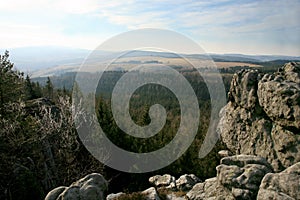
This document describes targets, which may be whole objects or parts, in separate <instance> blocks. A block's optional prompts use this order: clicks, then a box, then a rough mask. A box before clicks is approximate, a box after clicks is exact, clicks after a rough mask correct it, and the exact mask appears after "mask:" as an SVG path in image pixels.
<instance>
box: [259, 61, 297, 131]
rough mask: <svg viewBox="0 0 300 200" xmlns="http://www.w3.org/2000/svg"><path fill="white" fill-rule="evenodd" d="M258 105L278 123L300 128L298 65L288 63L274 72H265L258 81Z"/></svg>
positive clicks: (293, 128)
mask: <svg viewBox="0 0 300 200" xmlns="http://www.w3.org/2000/svg"><path fill="white" fill-rule="evenodd" d="M257 95H258V99H259V104H260V106H261V107H262V108H263V109H264V111H265V112H266V114H267V115H268V117H270V118H271V119H272V120H273V121H274V122H276V123H277V124H278V125H280V126H283V127H286V128H287V129H291V130H295V129H298V130H299V129H300V66H299V65H297V64H296V63H288V64H286V65H285V66H284V68H283V69H282V70H281V71H280V72H278V73H276V74H266V75H264V77H263V78H262V79H261V80H260V81H259V83H258V90H257Z"/></svg>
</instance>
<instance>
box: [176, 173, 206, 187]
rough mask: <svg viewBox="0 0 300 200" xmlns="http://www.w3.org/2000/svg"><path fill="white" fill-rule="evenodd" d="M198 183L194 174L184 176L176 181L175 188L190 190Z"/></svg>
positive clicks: (198, 180)
mask: <svg viewBox="0 0 300 200" xmlns="http://www.w3.org/2000/svg"><path fill="white" fill-rule="evenodd" d="M198 182H200V179H199V178H198V177H197V176H195V175H194V174H185V175H182V176H180V177H179V179H177V180H176V187H177V189H178V190H182V191H186V190H190V189H192V187H193V186H194V185H195V184H196V183H198Z"/></svg>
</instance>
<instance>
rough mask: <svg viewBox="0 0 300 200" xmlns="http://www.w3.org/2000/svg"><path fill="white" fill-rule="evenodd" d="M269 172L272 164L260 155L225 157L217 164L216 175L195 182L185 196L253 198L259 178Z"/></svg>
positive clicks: (228, 199)
mask: <svg viewBox="0 0 300 200" xmlns="http://www.w3.org/2000/svg"><path fill="white" fill-rule="evenodd" d="M269 172H272V166H271V165H270V164H269V163H268V162H267V161H266V159H264V158H262V157H258V156H253V155H238V156H230V157H225V158H223V159H221V164H220V165H219V166H217V177H216V178H211V179H207V180H205V181H204V182H203V183H197V184H196V185H195V186H194V187H193V188H192V189H191V190H190V191H189V192H188V193H187V194H186V197H187V198H188V199H190V200H200V199H226V200H234V199H249V200H251V199H255V197H256V195H257V192H258V189H259V185H260V183H261V180H262V179H263V177H264V176H265V174H267V173H269Z"/></svg>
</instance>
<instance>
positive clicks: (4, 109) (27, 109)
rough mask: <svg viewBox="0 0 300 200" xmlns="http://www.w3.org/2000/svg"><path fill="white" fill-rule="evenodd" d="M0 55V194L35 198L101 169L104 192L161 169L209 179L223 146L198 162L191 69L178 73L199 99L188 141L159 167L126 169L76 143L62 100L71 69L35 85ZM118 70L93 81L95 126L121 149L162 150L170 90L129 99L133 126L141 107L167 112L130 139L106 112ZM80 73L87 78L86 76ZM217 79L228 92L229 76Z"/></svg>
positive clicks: (168, 130)
mask: <svg viewBox="0 0 300 200" xmlns="http://www.w3.org/2000/svg"><path fill="white" fill-rule="evenodd" d="M0 58H1V60H0V64H1V66H0V68H1V69H0V70H1V71H0V72H1V77H0V98H1V99H0V101H1V102H0V109H1V110H0V111H1V112H0V117H1V118H0V128H1V129H0V159H1V160H2V162H1V164H0V176H1V178H2V179H1V180H0V199H42V198H43V197H44V196H45V195H46V193H47V192H48V191H50V190H51V189H53V188H55V187H57V186H60V185H70V184H71V183H72V182H73V181H75V180H78V179H79V178H81V177H83V176H85V175H86V174H89V173H91V172H98V173H102V174H103V175H104V176H105V178H106V179H107V180H110V191H109V192H120V191H129V192H131V191H137V190H143V189H145V188H147V187H148V186H149V184H148V178H149V177H150V176H152V175H154V174H164V173H169V174H172V175H174V176H177V177H178V176H179V175H182V174H185V173H194V174H196V175H197V176H198V177H200V178H202V179H205V178H208V177H212V176H215V173H216V171H215V167H216V165H217V164H218V163H219V157H218V155H217V152H218V150H219V149H223V148H224V146H223V145H222V144H221V143H218V144H217V145H216V146H215V148H214V149H213V150H212V151H211V153H210V154H209V155H207V156H206V157H205V158H204V159H199V158H198V153H199V149H200V146H201V144H202V142H203V140H204V137H205V134H206V131H207V128H208V124H209V121H210V110H211V103H210V96H209V93H208V90H207V87H206V84H205V83H204V81H203V79H202V78H201V76H200V75H199V74H198V73H195V71H193V70H190V71H184V70H182V71H180V73H182V74H183V75H184V76H185V77H186V79H187V80H188V81H189V82H190V84H191V86H192V87H193V89H194V91H195V93H196V95H197V97H198V102H199V109H200V113H201V115H200V116H201V118H200V121H199V128H198V133H197V136H196V138H195V140H194V142H193V143H192V145H191V146H190V148H189V149H188V150H187V151H186V152H185V154H184V155H183V156H181V157H180V158H179V159H178V160H177V161H175V162H174V163H172V164H171V165H169V166H167V167H166V168H163V169H161V170H158V171H155V172H151V173H145V174H129V173H122V172H119V171H116V170H113V169H110V168H109V167H106V166H103V165H102V164H101V163H100V162H99V161H97V160H96V159H94V158H93V157H92V156H91V155H90V153H89V152H88V151H87V150H86V149H85V147H84V146H83V145H82V143H81V141H80V140H79V138H78V135H77V133H76V128H75V126H74V123H73V122H74V119H73V117H72V114H71V113H72V112H71V111H72V110H71V109H72V107H71V98H70V95H71V89H72V88H73V87H74V89H76V88H77V86H76V84H75V85H73V82H72V81H74V75H75V74H72V73H69V74H66V75H65V76H63V77H51V78H44V79H38V81H40V82H37V79H34V80H32V79H30V77H29V76H26V77H24V74H23V73H21V72H18V71H17V70H15V69H14V68H13V64H12V63H11V62H10V61H9V59H8V58H9V54H8V52H6V53H5V54H4V55H3V56H1V57H0ZM124 73H125V72H106V73H105V75H104V76H103V79H101V80H100V82H99V86H98V88H97V96H96V111H97V115H98V120H99V123H100V125H101V126H102V128H103V130H104V132H106V134H107V136H108V137H109V139H111V140H112V141H113V142H114V143H115V144H116V145H118V146H120V147H121V148H123V149H126V150H130V151H134V152H150V151H153V150H156V149H158V148H162V147H163V146H164V145H166V144H167V143H168V142H169V141H171V140H172V138H173V137H174V135H175V134H176V131H177V129H178V127H179V124H180V108H179V104H178V100H177V99H176V97H175V95H174V94H173V93H172V92H171V91H170V90H168V89H167V88H164V87H162V86H159V85H156V84H148V85H145V86H143V87H141V88H139V89H138V90H137V91H136V92H135V93H134V95H133V96H132V98H131V101H130V114H131V116H132V119H133V120H134V122H136V123H137V124H138V125H141V126H144V125H147V124H149V123H150V118H149V115H148V111H149V108H150V107H151V105H153V104H156V103H159V104H161V105H163V106H164V107H165V109H166V110H167V121H166V124H165V127H164V128H163V129H162V130H161V131H160V132H159V133H158V134H157V135H155V136H153V137H151V138H148V139H137V138H134V137H131V136H129V135H127V134H125V133H123V132H122V131H121V130H120V129H119V128H118V127H117V125H116V123H115V121H114V119H113V116H112V112H111V109H110V98H111V92H112V89H113V88H114V85H115V84H116V82H117V81H118V80H119V78H120V77H121V76H122V75H123V74H124ZM86 76H87V77H89V78H90V76H92V75H91V74H89V73H87V74H86ZM87 80H89V79H88V78H87ZM223 80H224V84H225V87H226V89H227V90H228V88H229V84H230V80H231V75H230V74H226V75H224V76H223ZM77 89H78V88H77ZM136 198H137V199H138V198H140V197H139V196H138V195H137V196H136ZM141 198H142V197H141Z"/></svg>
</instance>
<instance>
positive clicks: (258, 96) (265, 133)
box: [218, 63, 300, 172]
mask: <svg viewBox="0 0 300 200" xmlns="http://www.w3.org/2000/svg"><path fill="white" fill-rule="evenodd" d="M299 69H300V66H299V64H297V63H289V64H286V65H285V66H284V67H283V68H281V69H280V70H279V71H278V72H277V73H274V74H273V75H264V76H263V75H260V74H259V73H258V72H257V71H254V70H242V71H240V72H238V73H237V74H235V75H234V76H233V79H232V82H231V88H230V91H229V102H228V104H227V105H226V106H225V107H224V108H223V109H222V110H221V112H220V122H219V124H218V133H219V134H220V136H221V139H222V141H223V142H224V143H225V145H226V146H227V148H228V149H229V150H230V151H231V152H232V153H233V154H236V155H238V154H248V155H258V156H261V157H264V158H266V159H267V161H268V162H269V163H270V164H271V165H272V166H273V168H274V170H275V171H276V172H279V171H282V170H284V169H285V168H287V167H289V166H291V165H293V164H294V163H296V162H299V161H300V154H299V151H300V134H299V133H300V127H299V126H300V79H299V77H300V73H299V71H300V70H299ZM262 76H263V78H261V77H262Z"/></svg>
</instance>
